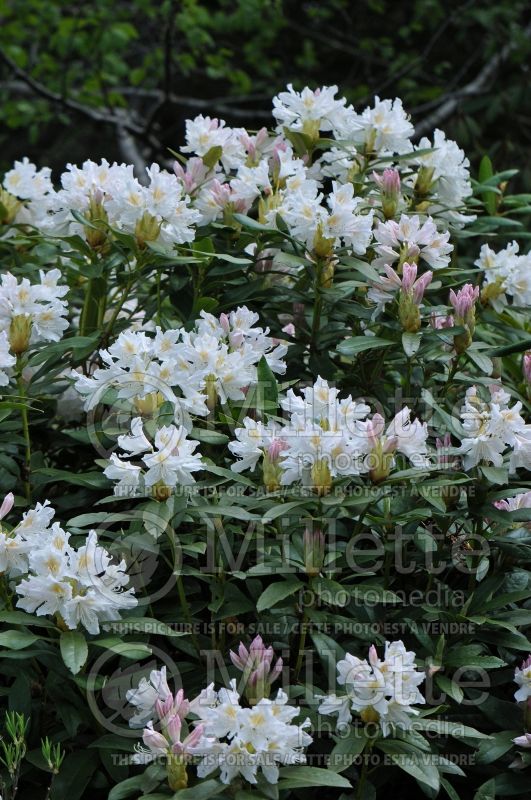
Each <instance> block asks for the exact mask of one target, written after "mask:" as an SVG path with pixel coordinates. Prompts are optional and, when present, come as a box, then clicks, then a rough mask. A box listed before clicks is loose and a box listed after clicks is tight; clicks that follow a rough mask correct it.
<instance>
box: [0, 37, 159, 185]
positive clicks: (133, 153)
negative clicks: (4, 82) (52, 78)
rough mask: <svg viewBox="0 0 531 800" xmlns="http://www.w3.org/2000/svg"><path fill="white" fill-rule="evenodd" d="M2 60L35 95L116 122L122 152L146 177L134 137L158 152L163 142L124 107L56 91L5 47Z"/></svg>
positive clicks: (95, 118)
mask: <svg viewBox="0 0 531 800" xmlns="http://www.w3.org/2000/svg"><path fill="white" fill-rule="evenodd" d="M0 61H3V62H4V64H6V65H7V67H9V69H10V70H11V71H12V72H13V73H14V75H15V76H16V77H17V78H18V79H19V81H21V82H22V84H24V85H26V86H27V87H29V89H31V90H32V91H33V93H34V94H37V95H39V96H40V97H44V98H45V99H46V100H49V101H50V102H51V103H56V104H57V105H60V106H62V107H63V108H66V109H68V110H69V111H72V112H74V113H76V114H80V115H82V116H84V117H86V118H87V119H90V120H91V121H92V122H97V123H100V124H101V123H103V124H105V125H112V126H113V127H114V128H115V129H116V134H117V137H118V144H119V147H120V150H121V152H122V154H123V155H124V156H125V153H126V152H127V153H128V154H129V155H128V157H127V158H128V160H129V161H130V163H132V164H133V165H134V167H135V169H136V171H137V173H138V178H139V180H141V181H142V180H145V167H146V163H145V161H144V158H143V157H142V155H141V154H140V151H139V150H138V147H137V145H136V142H135V141H134V138H133V137H135V136H136V137H138V138H139V139H141V140H143V141H145V142H147V143H148V144H149V146H150V147H152V148H153V149H154V150H155V151H157V150H158V151H161V150H162V145H161V143H160V142H159V141H158V140H157V139H156V138H155V137H154V136H152V135H151V134H150V133H149V132H148V131H147V130H146V128H145V127H144V126H142V125H140V124H138V123H137V122H135V121H134V120H133V118H132V117H131V115H130V114H127V113H126V112H124V111H123V110H122V109H117V110H115V111H113V112H111V113H108V112H105V111H102V110H100V109H97V108H91V106H87V105H84V104H83V103H79V102H78V101H77V100H72V99H70V98H68V97H63V96H62V95H60V94H57V93H56V92H53V91H52V90H51V89H48V87H47V86H45V85H44V84H43V83H41V82H40V81H38V80H36V79H35V78H33V77H32V76H31V75H30V74H29V73H27V72H26V71H25V70H23V69H21V68H20V67H19V66H18V64H16V63H15V62H14V61H13V60H12V59H11V58H10V57H9V56H8V55H7V54H6V53H4V52H3V50H0ZM15 83H16V82H15Z"/></svg>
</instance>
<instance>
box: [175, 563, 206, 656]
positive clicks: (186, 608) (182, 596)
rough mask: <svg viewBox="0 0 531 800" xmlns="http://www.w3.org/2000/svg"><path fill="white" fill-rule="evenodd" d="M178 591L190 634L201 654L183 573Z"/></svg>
mask: <svg viewBox="0 0 531 800" xmlns="http://www.w3.org/2000/svg"><path fill="white" fill-rule="evenodd" d="M176 578H177V592H178V593H179V601H180V603H181V608H182V611H183V614H184V618H185V619H186V622H187V623H188V625H189V626H190V635H191V639H192V644H193V646H194V648H195V649H196V651H197V655H198V656H199V655H200V652H201V648H200V647H199V642H198V641H197V636H196V635H195V631H194V624H193V621H192V614H191V613H190V606H189V605H188V600H187V599H186V592H185V591H184V584H183V579H182V576H181V575H177V576H176Z"/></svg>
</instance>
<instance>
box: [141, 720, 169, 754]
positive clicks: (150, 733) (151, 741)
mask: <svg viewBox="0 0 531 800" xmlns="http://www.w3.org/2000/svg"><path fill="white" fill-rule="evenodd" d="M142 741H143V742H144V744H145V745H146V747H149V749H150V750H167V748H168V742H167V740H166V738H165V737H164V736H163V735H162V733H159V732H158V731H155V730H153V723H152V722H149V723H148V725H147V728H144V731H143V733H142Z"/></svg>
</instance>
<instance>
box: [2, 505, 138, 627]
mask: <svg viewBox="0 0 531 800" xmlns="http://www.w3.org/2000/svg"><path fill="white" fill-rule="evenodd" d="M6 500H7V507H6V508H4V509H3V510H4V514H5V513H7V512H8V510H9V508H8V507H9V506H10V505H12V501H13V498H12V496H11V497H8V498H6ZM4 514H2V516H3V515H4ZM54 515H55V511H54V509H53V508H52V507H51V506H50V504H49V502H48V501H46V502H44V503H42V504H41V503H37V505H36V506H35V508H33V509H31V510H29V511H26V512H25V513H24V514H23V516H22V520H21V521H20V522H19V523H18V525H16V526H15V528H13V530H12V531H9V532H6V531H4V530H1V531H0V571H1V572H2V573H5V574H6V575H7V577H8V579H10V580H13V581H14V586H15V591H16V593H17V594H18V595H19V599H18V601H17V606H18V607H19V608H22V609H23V610H24V611H28V612H29V613H31V614H36V615H37V616H39V617H40V616H45V615H50V616H54V615H55V616H56V618H57V619H58V620H60V621H61V623H62V624H63V625H64V626H66V628H69V629H70V630H74V629H76V628H77V627H78V626H79V625H83V626H84V627H85V628H86V630H87V631H88V632H89V633H99V629H100V622H108V621H111V620H117V619H120V611H125V610H126V609H130V608H134V607H135V606H136V605H137V600H136V599H135V598H134V597H133V589H132V588H130V589H126V588H125V587H126V586H127V584H128V582H129V577H128V575H127V572H126V564H125V561H121V562H120V563H118V564H116V563H113V561H112V558H111V556H110V555H109V553H108V552H107V550H105V548H103V547H101V546H100V545H99V544H98V537H97V534H96V531H90V532H89V534H88V536H87V539H86V544H84V545H83V546H82V547H79V548H77V549H76V548H74V547H72V545H71V544H70V534H69V533H68V532H66V531H64V530H63V529H62V528H61V526H60V524H59V523H58V522H53V523H52V519H53V517H54Z"/></svg>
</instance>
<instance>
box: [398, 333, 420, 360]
mask: <svg viewBox="0 0 531 800" xmlns="http://www.w3.org/2000/svg"><path fill="white" fill-rule="evenodd" d="M420 341H421V334H420V333H408V332H407V331H406V332H405V333H403V334H402V347H403V348H404V353H405V354H406V356H407V357H408V358H413V356H414V355H415V353H416V352H417V350H418V349H419V347H420Z"/></svg>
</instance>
